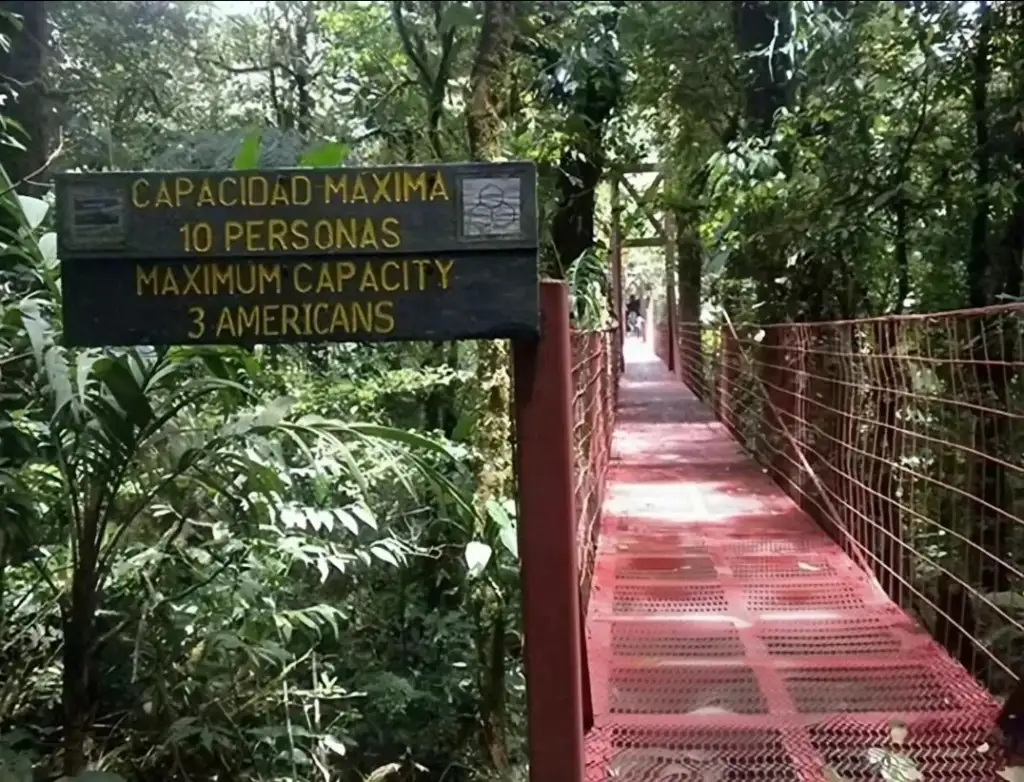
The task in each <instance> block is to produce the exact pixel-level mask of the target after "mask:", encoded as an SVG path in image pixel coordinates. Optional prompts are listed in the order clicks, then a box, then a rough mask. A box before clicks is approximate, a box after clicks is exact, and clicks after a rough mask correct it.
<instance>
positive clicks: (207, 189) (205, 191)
mask: <svg viewBox="0 0 1024 782" xmlns="http://www.w3.org/2000/svg"><path fill="white" fill-rule="evenodd" d="M216 205H217V199H216V198H214V197H213V185H212V184H211V183H210V180H209V179H207V178H206V177H203V181H202V182H200V183H199V196H198V197H197V198H196V206H216Z"/></svg>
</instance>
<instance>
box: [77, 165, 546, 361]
mask: <svg viewBox="0 0 1024 782" xmlns="http://www.w3.org/2000/svg"><path fill="white" fill-rule="evenodd" d="M536 191H537V181H536V169H535V168H534V166H533V165H532V164H529V163H495V164H457V165H434V166H393V167H387V168H364V169H361V168H344V169H330V170H328V169H287V170H275V171H223V172H129V173H104V174H67V175H62V176H60V177H59V178H58V180H57V237H58V239H57V241H58V257H60V259H61V263H62V269H61V275H62V286H63V299H64V332H65V340H66V343H67V344H69V345H75V346H100V345H129V344H131V345H135V344H155V345H164V344H255V343H275V342H276V343H297V342H372V341H401V340H452V339H489V338H521V337H530V336H535V335H536V334H537V333H538V329H539V314H538V283H539V279H538V269H537V262H538V231H537V192H536Z"/></svg>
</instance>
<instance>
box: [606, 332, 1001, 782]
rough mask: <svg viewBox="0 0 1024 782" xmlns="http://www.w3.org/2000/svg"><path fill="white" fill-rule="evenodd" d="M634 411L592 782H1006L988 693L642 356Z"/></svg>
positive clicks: (613, 514) (616, 507)
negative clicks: (896, 730)
mask: <svg viewBox="0 0 1024 782" xmlns="http://www.w3.org/2000/svg"><path fill="white" fill-rule="evenodd" d="M620 398H621V400H622V402H621V409H620V416H619V428H618V430H617V431H616V435H615V443H614V454H613V459H614V461H613V465H612V468H611V471H610V477H609V486H608V488H607V491H606V498H607V499H606V502H605V512H604V518H603V522H602V529H601V542H600V550H599V554H598V561H597V566H596V571H595V577H594V584H593V591H592V593H591V596H590V603H589V613H588V617H587V636H588V653H589V656H590V673H591V682H592V691H593V698H594V710H595V719H596V725H595V727H594V729H593V730H592V731H591V733H590V734H589V735H588V737H587V779H588V782H605V780H616V782H634V781H636V782H727V781H728V780H745V781H749V782H754V781H755V780H765V781H766V782H767V781H768V780H771V781H772V782H785V781H787V780H794V781H798V782H836V780H845V781H846V782H868V780H888V779H889V778H890V777H892V774H893V773H897V774H898V773H900V772H899V771H898V770H897V771H896V772H893V771H892V770H891V768H890V770H889V771H886V770H885V769H883V768H881V767H880V765H879V758H882V757H883V756H885V757H889V758H895V757H905V758H909V759H910V763H911V766H910V767H911V768H913V769H916V772H917V774H919V775H920V776H914V775H913V772H904V773H905V774H906V779H907V780H908V781H909V780H911V779H923V780H927V781H928V782H967V781H968V780H970V782H996V780H998V779H999V777H998V775H997V771H998V769H999V768H1000V763H999V759H998V758H997V757H995V756H994V754H993V752H992V750H990V749H986V741H987V739H988V731H989V729H990V728H991V726H992V724H993V722H994V719H995V714H996V712H997V710H998V708H997V706H996V704H995V703H994V702H993V701H992V699H991V698H990V697H989V696H988V694H987V693H986V692H984V691H983V690H981V689H980V688H979V687H978V686H977V685H976V684H975V682H974V680H973V679H972V678H971V677H970V676H969V675H968V674H967V672H966V671H964V670H963V668H961V667H960V666H959V665H958V664H957V663H955V662H954V661H953V660H951V659H950V658H949V657H948V656H947V655H946V654H945V652H944V651H943V650H942V649H941V648H940V647H939V646H938V645H937V644H935V643H934V642H932V641H931V639H930V638H928V636H927V635H925V634H924V633H923V631H921V630H920V629H919V628H917V627H916V626H915V625H914V623H913V621H912V620H911V619H910V618H909V617H907V616H906V615H904V614H903V613H901V612H900V611H899V610H898V609H897V608H896V606H894V605H893V604H892V603H891V602H889V601H888V599H887V598H886V596H885V595H884V594H883V593H882V592H881V590H880V589H879V588H878V587H877V585H876V584H875V583H874V582H873V581H872V580H871V579H870V578H869V577H867V576H865V575H864V574H863V573H862V571H860V570H859V569H858V568H857V567H856V566H855V565H854V564H853V563H852V562H851V561H850V560H849V559H848V558H847V557H846V556H845V554H843V553H842V551H841V550H840V549H839V548H838V546H836V545H835V544H834V543H833V542H832V541H831V540H830V539H829V538H828V537H827V536H826V535H825V533H824V532H822V531H821V530H819V529H818V528H817V527H816V526H815V525H814V523H813V522H812V521H811V520H810V519H809V518H808V517H806V516H805V515H804V514H803V513H801V512H800V511H799V510H798V509H797V508H796V507H795V506H794V505H793V503H791V502H790V501H789V500H788V499H787V498H786V497H785V495H784V494H783V493H782V492H781V490H779V489H777V488H776V487H775V486H774V484H771V483H770V482H769V481H768V480H767V479H766V477H765V476H764V474H763V473H762V471H761V470H760V469H759V468H758V467H757V466H756V465H755V464H754V463H753V462H752V461H751V460H750V459H749V458H748V457H747V456H746V455H745V454H743V453H742V451H741V450H740V449H739V447H738V446H737V445H736V444H735V443H734V442H733V440H732V439H731V438H730V437H729V435H728V434H727V433H726V431H725V429H724V428H723V427H722V426H720V425H719V424H718V423H716V422H714V421H713V420H712V417H711V416H710V414H709V413H708V411H707V410H706V409H704V408H703V407H702V405H701V404H700V403H699V402H698V401H697V400H696V399H695V398H694V397H693V396H692V395H691V394H690V393H689V392H688V391H687V390H686V389H685V387H684V386H683V385H682V383H680V382H679V380H678V379H676V378H674V377H672V376H671V375H669V373H668V372H667V371H666V370H665V369H664V368H663V367H662V365H661V364H660V363H658V362H657V359H655V358H654V356H653V355H652V354H650V353H649V352H648V351H647V349H646V346H644V345H643V344H641V343H637V342H632V343H631V344H628V345H627V373H626V376H625V377H624V378H623V384H622V389H621V397H620ZM894 721H896V722H902V723H905V724H906V726H907V736H906V738H905V739H904V740H903V741H902V742H900V743H899V744H896V743H895V742H894V741H893V739H892V735H891V727H892V725H893V723H894ZM885 762H889V761H885ZM900 762H903V761H900ZM887 774H888V776H887ZM892 778H893V779H897V778H900V777H898V776H897V777H892Z"/></svg>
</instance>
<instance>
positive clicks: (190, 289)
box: [181, 266, 206, 296]
mask: <svg viewBox="0 0 1024 782" xmlns="http://www.w3.org/2000/svg"><path fill="white" fill-rule="evenodd" d="M181 270H182V271H183V272H184V273H185V286H184V287H183V288H182V289H181V295H182V296H202V295H203V293H205V292H206V291H205V286H204V285H203V278H202V274H203V267H202V266H182V267H181Z"/></svg>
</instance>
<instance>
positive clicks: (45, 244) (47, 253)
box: [38, 231, 57, 269]
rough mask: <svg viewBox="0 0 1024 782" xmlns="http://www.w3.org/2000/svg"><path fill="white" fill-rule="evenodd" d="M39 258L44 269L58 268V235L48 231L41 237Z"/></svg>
mask: <svg viewBox="0 0 1024 782" xmlns="http://www.w3.org/2000/svg"><path fill="white" fill-rule="evenodd" d="M38 244H39V256H40V258H41V259H42V261H43V267H44V268H46V269H54V268H56V266H57V234H55V233H54V232H53V231H47V232H46V233H44V234H43V235H42V236H40V237H39V242H38Z"/></svg>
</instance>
